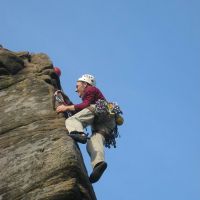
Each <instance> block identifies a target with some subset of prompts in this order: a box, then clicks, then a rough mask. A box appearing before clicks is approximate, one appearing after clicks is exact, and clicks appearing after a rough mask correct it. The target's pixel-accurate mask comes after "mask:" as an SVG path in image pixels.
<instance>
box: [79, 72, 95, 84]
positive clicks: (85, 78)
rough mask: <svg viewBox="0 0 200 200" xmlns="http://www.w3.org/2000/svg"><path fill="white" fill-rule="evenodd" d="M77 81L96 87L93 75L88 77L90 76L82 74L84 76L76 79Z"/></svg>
mask: <svg viewBox="0 0 200 200" xmlns="http://www.w3.org/2000/svg"><path fill="white" fill-rule="evenodd" d="M78 81H83V82H86V83H89V84H90V85H92V86H96V80H95V77H94V76H93V75H90V74H84V75H82V76H81V77H80V78H79V79H78Z"/></svg>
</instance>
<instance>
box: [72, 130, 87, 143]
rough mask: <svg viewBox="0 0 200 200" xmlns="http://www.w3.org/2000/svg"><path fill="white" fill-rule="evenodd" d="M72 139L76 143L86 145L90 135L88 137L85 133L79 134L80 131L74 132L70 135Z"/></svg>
mask: <svg viewBox="0 0 200 200" xmlns="http://www.w3.org/2000/svg"><path fill="white" fill-rule="evenodd" d="M69 135H70V136H71V138H73V139H74V140H75V141H76V142H79V143H81V144H85V143H86V142H87V139H89V138H88V135H86V134H85V133H84V132H78V131H72V132H70V133H69Z"/></svg>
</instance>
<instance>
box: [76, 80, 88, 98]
mask: <svg viewBox="0 0 200 200" xmlns="http://www.w3.org/2000/svg"><path fill="white" fill-rule="evenodd" d="M86 86H87V84H86V83H84V82H81V81H78V82H77V83H76V92H77V93H78V96H79V97H83V95H84V91H85V88H86Z"/></svg>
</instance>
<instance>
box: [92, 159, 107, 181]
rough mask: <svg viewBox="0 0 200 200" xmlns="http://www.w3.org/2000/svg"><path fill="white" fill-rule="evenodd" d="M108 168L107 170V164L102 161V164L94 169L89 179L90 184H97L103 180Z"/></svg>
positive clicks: (98, 164)
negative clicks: (102, 177)
mask: <svg viewBox="0 0 200 200" xmlns="http://www.w3.org/2000/svg"><path fill="white" fill-rule="evenodd" d="M106 168H107V163H106V162H104V161H102V162H100V163H97V164H96V165H95V167H94V169H93V172H92V173H91V175H90V177H89V180H90V182H91V183H96V182H97V181H98V180H99V179H100V178H101V176H102V175H103V173H104V171H105V170H106Z"/></svg>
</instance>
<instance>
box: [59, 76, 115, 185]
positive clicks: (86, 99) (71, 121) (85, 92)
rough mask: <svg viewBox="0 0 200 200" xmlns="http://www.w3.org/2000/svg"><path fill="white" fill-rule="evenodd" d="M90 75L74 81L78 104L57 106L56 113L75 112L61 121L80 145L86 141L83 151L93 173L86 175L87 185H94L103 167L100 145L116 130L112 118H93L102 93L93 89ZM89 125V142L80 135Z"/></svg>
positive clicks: (94, 82)
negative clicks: (79, 101)
mask: <svg viewBox="0 0 200 200" xmlns="http://www.w3.org/2000/svg"><path fill="white" fill-rule="evenodd" d="M95 86H96V81H95V78H94V76H92V75H90V74H84V75H83V76H82V77H80V78H79V79H78V80H77V84H76V92H77V93H78V95H79V97H80V98H82V103H80V104H74V105H69V106H68V105H60V106H58V107H57V109H56V111H57V112H58V113H59V112H65V111H76V114H74V115H73V116H71V117H69V118H68V119H66V121H65V126H66V128H67V130H68V132H69V135H70V136H71V137H72V138H73V139H74V140H75V141H77V142H80V143H82V144H84V143H86V142H87V151H88V154H89V156H90V159H91V164H92V167H93V172H92V173H91V175H90V178H89V179H90V182H91V183H95V182H97V181H98V180H99V179H100V177H101V176H102V174H103V172H104V171H105V169H106V168H107V163H106V162H105V158H104V144H105V139H106V136H108V135H109V134H110V133H111V132H112V131H113V130H114V128H115V127H116V123H115V118H114V116H108V117H105V118H104V119H100V118H99V117H97V116H96V113H95V108H96V102H97V101H98V100H103V101H106V99H105V97H104V96H103V94H102V92H101V91H100V90H99V89H98V88H96V87H95ZM88 125H91V128H92V129H91V130H92V135H91V137H90V139H88V138H87V135H86V134H85V133H84V128H86V127H87V126H88Z"/></svg>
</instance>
